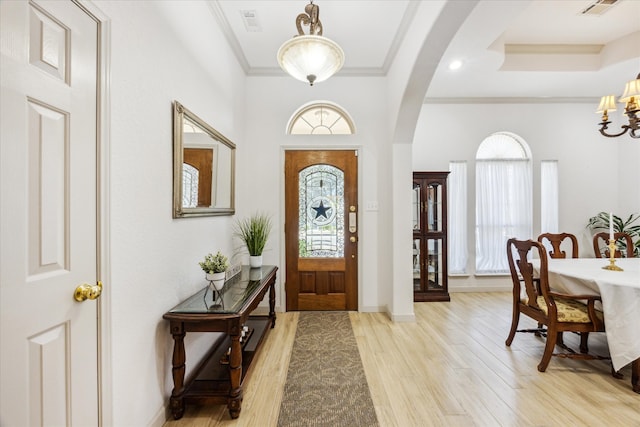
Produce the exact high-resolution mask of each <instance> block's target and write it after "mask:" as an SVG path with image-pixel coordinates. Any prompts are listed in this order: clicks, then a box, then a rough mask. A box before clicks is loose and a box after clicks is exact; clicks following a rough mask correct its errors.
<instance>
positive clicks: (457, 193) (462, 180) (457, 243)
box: [448, 161, 469, 274]
mask: <svg viewBox="0 0 640 427" xmlns="http://www.w3.org/2000/svg"><path fill="white" fill-rule="evenodd" d="M449 171H451V173H450V174H449V197H448V199H449V209H448V211H449V219H448V222H449V240H448V245H449V255H448V264H449V266H448V267H449V273H453V274H456V273H457V274H461V273H466V272H467V259H468V257H469V251H468V248H467V162H465V161H459V162H458V161H454V162H451V163H449Z"/></svg>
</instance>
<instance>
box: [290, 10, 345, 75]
mask: <svg viewBox="0 0 640 427" xmlns="http://www.w3.org/2000/svg"><path fill="white" fill-rule="evenodd" d="M304 10H305V13H301V14H300V15H298V16H297V18H296V27H297V29H298V35H296V36H293V38H292V39H290V40H287V41H286V42H284V43H283V44H282V46H280V49H278V55H277V57H278V64H280V67H281V68H282V69H283V70H284V71H286V72H287V73H288V74H289V75H291V77H293V78H294V79H297V80H300V81H302V82H309V84H310V85H311V86H313V84H314V83H316V82H322V81H325V80H327V79H328V78H329V77H331V76H332V75H334V74H335V73H337V72H338V71H339V70H340V69H341V68H342V65H343V64H344V52H343V50H342V48H341V47H340V45H338V43H336V42H334V41H333V40H331V39H328V38H326V37H324V36H323V35H322V23H321V22H320V18H319V14H320V9H319V8H318V6H317V5H315V4H313V1H312V2H311V3H309V4H308V5H307V6H306V7H305V9H304ZM302 25H308V26H309V34H305V33H304V32H303V31H302Z"/></svg>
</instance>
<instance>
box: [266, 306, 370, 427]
mask: <svg viewBox="0 0 640 427" xmlns="http://www.w3.org/2000/svg"><path fill="white" fill-rule="evenodd" d="M278 426H279V427H297V426H300V427H309V426H318V427H320V426H322V427H325V426H326V427H329V426H330V427H343V426H344V427H354V426H360V427H365V426H366V427H369V426H371V427H373V426H378V420H377V418H376V411H375V409H374V406H373V401H372V400H371V394H370V393H369V386H368V384H367V378H366V377H365V374H364V369H363V367H362V362H361V360H360V353H359V351H358V345H357V344H356V338H355V336H354V335H353V329H351V321H350V320H349V313H347V312H333V311H316V312H301V313H300V317H299V320H298V328H297V330H296V336H295V340H294V342H293V349H292V353H291V361H290V363H289V370H288V372H287V381H286V383H285V386H284V395H283V398H282V404H281V406H280V414H279V416H278Z"/></svg>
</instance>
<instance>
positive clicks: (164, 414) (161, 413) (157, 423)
mask: <svg viewBox="0 0 640 427" xmlns="http://www.w3.org/2000/svg"><path fill="white" fill-rule="evenodd" d="M167 402H168V399H167ZM170 416H171V411H170V410H169V406H168V405H167V406H162V407H161V408H160V409H158V412H156V414H155V415H154V417H153V418H152V419H151V422H150V423H149V424H147V427H162V426H163V425H164V424H165V423H166V422H167V420H168V419H169V417H170Z"/></svg>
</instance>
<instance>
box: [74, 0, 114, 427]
mask: <svg viewBox="0 0 640 427" xmlns="http://www.w3.org/2000/svg"><path fill="white" fill-rule="evenodd" d="M72 1H73V2H74V3H75V4H76V5H77V6H78V7H79V8H80V9H82V10H83V11H85V13H87V14H88V15H89V16H91V17H92V18H93V19H94V20H95V21H96V22H97V24H98V72H99V76H98V80H97V84H98V102H97V104H98V105H97V111H98V117H97V125H98V137H97V140H98V142H97V145H98V146H97V156H98V161H97V167H98V168H99V170H98V171H96V173H97V186H98V188H97V189H96V190H97V204H98V206H96V213H97V216H98V218H97V221H98V222H97V223H98V231H97V233H98V235H97V242H98V244H97V246H98V247H97V251H98V270H97V276H98V278H99V280H101V281H102V283H103V286H104V287H103V290H102V294H101V296H100V298H98V299H97V300H96V302H98V331H97V334H98V411H99V414H98V421H99V423H100V424H99V425H100V426H111V425H113V370H112V357H111V342H112V340H111V326H110V325H111V313H112V310H111V262H110V259H111V242H110V240H109V236H110V228H111V218H110V216H109V212H110V192H109V189H110V185H109V183H110V171H111V170H110V167H111V166H110V156H111V150H110V148H111V143H110V142H111V140H110V133H111V132H110V130H111V110H110V106H111V104H110V87H111V85H110V82H111V68H110V65H111V20H110V18H109V17H108V16H107V15H105V14H104V13H103V12H102V11H101V10H100V9H99V8H98V7H97V6H96V5H95V4H94V3H92V2H91V1H89V0H72Z"/></svg>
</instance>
